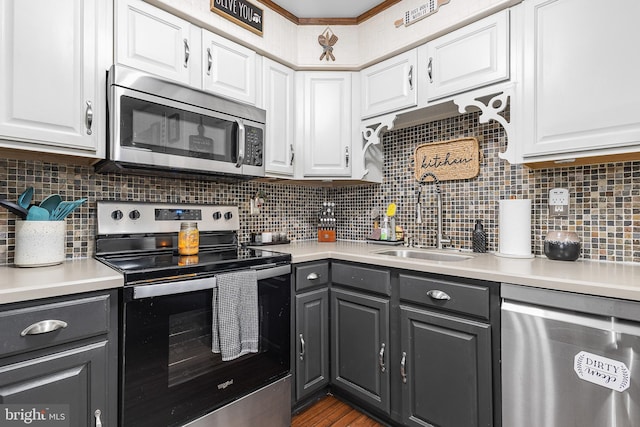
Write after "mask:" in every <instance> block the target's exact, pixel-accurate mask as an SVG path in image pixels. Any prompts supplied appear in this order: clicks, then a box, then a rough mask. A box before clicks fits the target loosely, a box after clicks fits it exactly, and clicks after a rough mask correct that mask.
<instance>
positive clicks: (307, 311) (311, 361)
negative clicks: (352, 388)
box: [295, 288, 329, 401]
mask: <svg viewBox="0 0 640 427" xmlns="http://www.w3.org/2000/svg"><path fill="white" fill-rule="evenodd" d="M295 340H296V350H295V372H296V390H295V398H296V401H300V400H302V399H304V398H306V397H308V396H310V395H312V394H313V393H315V392H316V391H318V390H320V389H322V388H324V387H326V386H327V385H328V384H329V289H327V288H324V289H317V290H314V291H310V292H304V293H302V294H299V295H296V330H295Z"/></svg>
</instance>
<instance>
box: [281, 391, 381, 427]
mask: <svg viewBox="0 0 640 427" xmlns="http://www.w3.org/2000/svg"><path fill="white" fill-rule="evenodd" d="M378 426H380V427H383V425H382V424H380V423H378V422H377V421H375V420H372V419H371V418H369V417H367V416H366V415H365V414H363V413H361V412H358V411H357V410H355V409H353V408H352V407H351V406H349V405H347V404H346V403H344V402H341V401H340V400H338V399H336V398H335V397H333V396H327V397H325V398H324V399H322V400H320V401H319V402H317V403H315V404H314V405H313V406H311V407H309V408H307V409H305V410H304V411H302V412H300V413H299V414H297V415H294V416H293V419H292V420H291V427H378Z"/></svg>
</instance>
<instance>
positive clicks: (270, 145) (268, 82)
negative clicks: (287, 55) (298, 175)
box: [262, 58, 295, 176]
mask: <svg viewBox="0 0 640 427" xmlns="http://www.w3.org/2000/svg"><path fill="white" fill-rule="evenodd" d="M262 77H263V79H262V85H263V89H264V94H263V99H264V109H265V110H266V111H267V135H266V143H265V157H266V162H265V166H264V168H265V172H266V173H273V174H277V175H288V176H293V162H294V160H295V151H294V145H293V144H294V127H293V120H294V109H293V108H294V106H293V102H294V97H293V90H294V86H295V82H294V71H293V70H292V69H290V68H288V67H285V66H284V65H281V64H279V63H277V62H275V61H272V60H271V59H269V58H263V74H262Z"/></svg>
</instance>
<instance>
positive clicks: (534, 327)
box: [501, 284, 640, 427]
mask: <svg viewBox="0 0 640 427" xmlns="http://www.w3.org/2000/svg"><path fill="white" fill-rule="evenodd" d="M501 293H502V295H501V296H502V308H501V311H502V408H503V409H502V418H503V419H502V425H503V426H504V427H638V426H640V303H637V302H632V301H626V300H617V299H612V298H604V297H594V296H587V295H580V294H573V293H568V292H559V291H551V290H543V289H537V288H530V287H524V286H515V285H508V284H503V285H502V288H501Z"/></svg>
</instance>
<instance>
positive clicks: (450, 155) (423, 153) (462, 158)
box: [414, 138, 480, 181]
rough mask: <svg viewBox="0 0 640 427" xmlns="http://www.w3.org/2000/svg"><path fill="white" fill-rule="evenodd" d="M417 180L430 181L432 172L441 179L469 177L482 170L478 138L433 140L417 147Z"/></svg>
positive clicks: (415, 160)
mask: <svg viewBox="0 0 640 427" xmlns="http://www.w3.org/2000/svg"><path fill="white" fill-rule="evenodd" d="M414 163H415V178H416V181H430V180H432V178H431V177H429V176H427V177H425V173H427V172H431V173H433V174H435V175H436V176H437V177H438V180H439V181H449V180H453V179H469V178H474V177H476V176H478V173H479V172H480V150H479V148H478V140H477V139H476V138H460V139H454V140H449V141H442V142H431V143H428V144H422V145H419V146H418V147H416V149H415V152H414Z"/></svg>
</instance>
